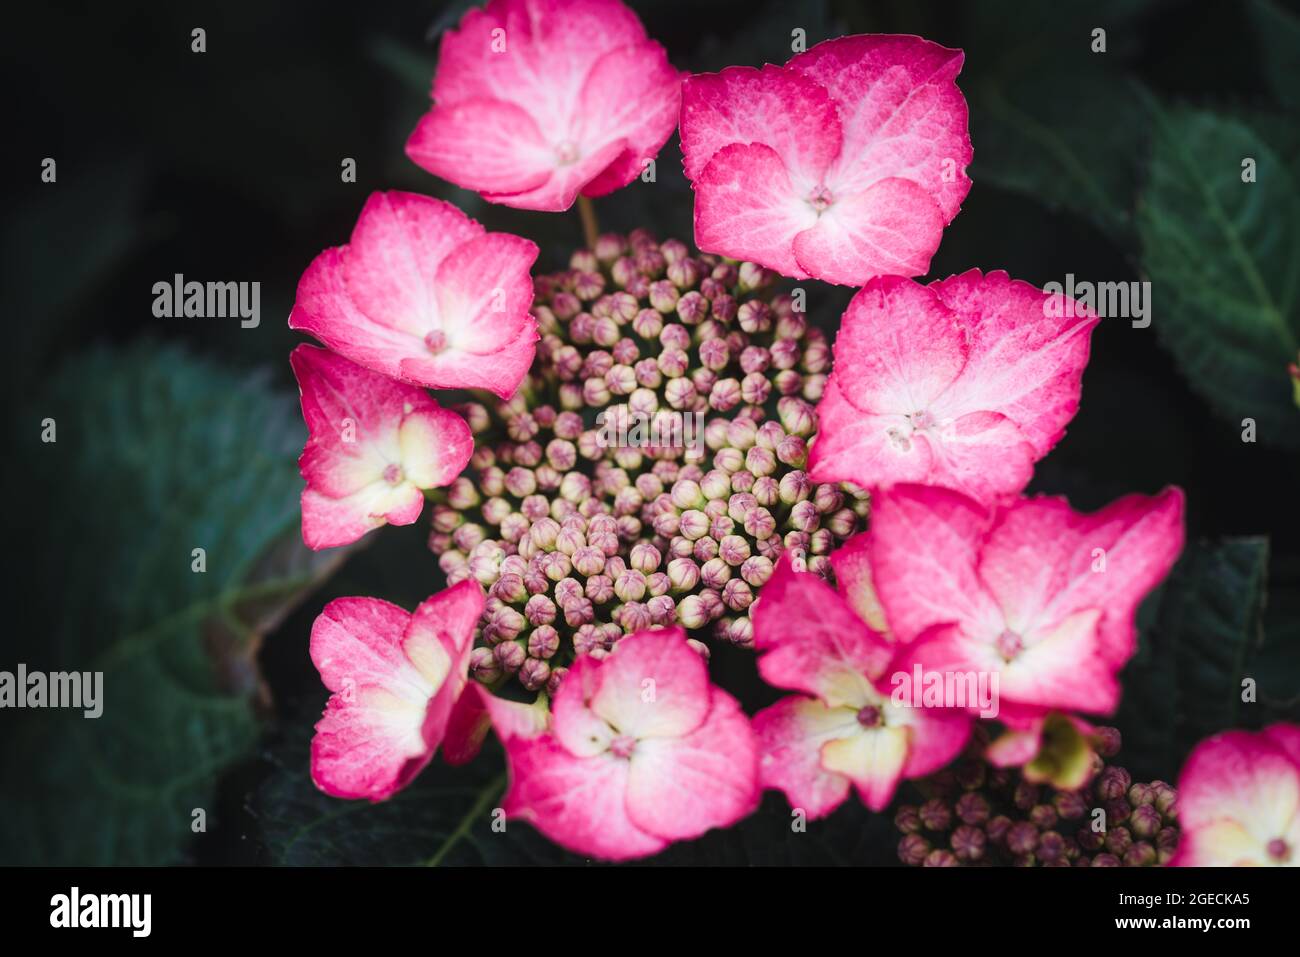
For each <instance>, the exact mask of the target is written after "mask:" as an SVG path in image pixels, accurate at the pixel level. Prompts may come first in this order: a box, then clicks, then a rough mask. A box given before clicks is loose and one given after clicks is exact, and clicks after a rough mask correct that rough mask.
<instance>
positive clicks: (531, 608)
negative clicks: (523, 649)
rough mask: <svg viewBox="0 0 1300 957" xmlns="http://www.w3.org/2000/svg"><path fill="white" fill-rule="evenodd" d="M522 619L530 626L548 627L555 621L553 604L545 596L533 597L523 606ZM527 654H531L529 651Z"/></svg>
mask: <svg viewBox="0 0 1300 957" xmlns="http://www.w3.org/2000/svg"><path fill="white" fill-rule="evenodd" d="M521 584H522V580H521ZM524 617H525V618H527V619H528V622H529V624H532V625H549V624H550V623H551V622H553V621H555V602H553V601H551V600H550V599H549V598H547V597H546V596H545V595H533V596H532V597H531V598H529V599H528V604H526V605H525V606H524ZM529 653H530V654H532V651H531V649H530V651H529ZM543 657H545V656H543Z"/></svg>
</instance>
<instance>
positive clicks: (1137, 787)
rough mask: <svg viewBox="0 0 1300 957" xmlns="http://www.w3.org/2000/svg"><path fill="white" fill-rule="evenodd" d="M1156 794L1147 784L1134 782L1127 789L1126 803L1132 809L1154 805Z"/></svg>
mask: <svg viewBox="0 0 1300 957" xmlns="http://www.w3.org/2000/svg"><path fill="white" fill-rule="evenodd" d="M1155 799H1156V792H1155V790H1154V789H1153V788H1152V787H1151V785H1149V784H1143V783H1141V782H1135V783H1134V784H1133V785H1132V786H1131V787H1130V788H1129V789H1128V803H1129V804H1131V805H1132V806H1133V807H1135V808H1137V807H1142V806H1143V805H1146V804H1153V803H1155Z"/></svg>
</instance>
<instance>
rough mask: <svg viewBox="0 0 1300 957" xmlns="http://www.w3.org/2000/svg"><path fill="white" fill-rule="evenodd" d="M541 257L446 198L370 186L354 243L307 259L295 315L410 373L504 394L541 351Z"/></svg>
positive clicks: (418, 379)
mask: <svg viewBox="0 0 1300 957" xmlns="http://www.w3.org/2000/svg"><path fill="white" fill-rule="evenodd" d="M536 259H537V247H536V246H535V245H534V244H533V243H531V242H529V241H528V240H526V239H520V238H519V237H518V236H511V235H510V234H508V233H489V232H487V231H486V230H485V229H484V228H483V227H482V226H480V225H479V224H478V223H476V222H475V221H474V220H472V219H470V218H469V217H468V216H466V215H465V214H464V213H462V212H461V211H460V210H459V209H457V208H456V207H455V206H452V205H451V204H450V203H444V202H442V201H441V200H437V199H431V198H430V197H428V196H418V195H416V194H414V193H401V192H390V193H374V194H372V195H371V197H370V199H369V200H367V201H366V205H365V208H364V209H362V211H361V215H360V217H358V219H357V224H356V226H355V228H354V229H353V231H352V240H351V242H349V243H348V244H347V245H346V246H339V247H336V248H333V249H327V250H325V251H324V252H323V253H321V254H320V255H319V256H317V257H316V259H315V260H313V261H312V264H311V265H310V266H309V267H307V271H306V272H305V273H304V274H303V277H302V279H301V280H299V282H298V296H297V299H296V300H295V302H294V305H293V312H292V313H291V314H290V315H289V326H290V327H291V328H293V329H301V330H303V331H305V332H309V333H311V334H312V335H314V336H315V337H316V338H317V339H319V340H320V341H321V342H323V343H325V345H327V346H329V347H330V348H331V349H332V350H334V351H335V352H337V353H339V354H340V355H342V356H346V357H347V358H349V359H351V360H352V361H354V362H356V363H359V364H360V365H363V366H365V367H366V368H368V369H373V370H374V371H375V372H380V373H382V374H384V375H386V376H389V377H391V378H394V379H399V380H401V381H403V382H408V383H411V384H413V385H422V386H428V387H430V388H435V389H488V390H490V391H492V392H494V393H496V394H497V395H499V396H501V397H502V398H508V397H509V396H510V395H512V394H513V393H514V391H515V389H516V388H517V387H518V385H519V381H520V379H522V378H523V377H524V374H525V373H526V372H527V371H528V366H529V364H530V363H531V362H532V361H533V355H534V353H535V351H536V342H537V326H536V323H535V322H534V321H533V318H532V316H531V315H529V312H528V309H529V306H530V305H531V304H532V295H533V286H532V280H531V278H530V277H529V274H528V271H529V269H531V268H532V265H533V262H534V261H535V260H536Z"/></svg>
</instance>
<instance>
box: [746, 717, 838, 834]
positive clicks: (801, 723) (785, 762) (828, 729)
mask: <svg viewBox="0 0 1300 957" xmlns="http://www.w3.org/2000/svg"><path fill="white" fill-rule="evenodd" d="M753 725H754V735H755V736H756V737H757V739H758V747H759V753H760V755H761V757H760V760H759V775H760V779H761V781H762V784H763V786H764V787H767V788H776V789H778V790H780V791H784V792H785V796H786V799H787V800H788V801H789V802H790V806H791V807H795V808H800V809H802V810H803V811H804V812H805V813H806V814H807V815H808V817H809V818H811V819H814V820H815V819H817V818H820V817H825V816H826V815H827V814H829V813H830V812H831V811H833V810H835V809H836V808H837V807H839V806H840V805H841V804H843V803H844V799H845V798H846V797H848V794H849V779H848V778H846V777H844V776H843V775H842V774H834V773H832V772H830V771H827V770H826V769H825V768H823V767H822V763H821V749H822V746H823V745H825V744H826V743H827V742H828V741H831V740H834V739H835V738H838V737H842V736H844V735H846V734H848V733H850V732H852V731H854V730H856V728H857V727H858V724H857V718H856V717H855V715H854V713H853V712H852V711H850V710H848V709H846V708H828V707H826V705H824V704H822V703H821V702H820V701H818V700H817V699H816V698H805V697H804V696H802V695H791V696H789V697H788V698H782V699H781V700H780V701H778V702H777V703H776V704H774V705H772V706H771V707H768V708H764V709H763V710H762V711H760V712H758V714H756V715H754V720H753Z"/></svg>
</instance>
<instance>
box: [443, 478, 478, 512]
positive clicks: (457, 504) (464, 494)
mask: <svg viewBox="0 0 1300 957" xmlns="http://www.w3.org/2000/svg"><path fill="white" fill-rule="evenodd" d="M478 503H479V496H478V490H477V489H476V488H474V483H473V482H471V481H470V480H469V479H467V478H465V477H463V476H462V477H461V478H458V479H456V481H454V482H452V483H451V485H450V486H449V487H448V488H447V505H448V506H450V507H451V508H453V509H456V510H460V511H463V510H465V509H471V508H473V507H474V506H475V505H477V504H478Z"/></svg>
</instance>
